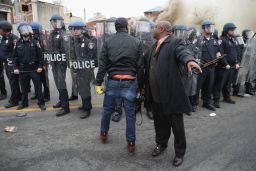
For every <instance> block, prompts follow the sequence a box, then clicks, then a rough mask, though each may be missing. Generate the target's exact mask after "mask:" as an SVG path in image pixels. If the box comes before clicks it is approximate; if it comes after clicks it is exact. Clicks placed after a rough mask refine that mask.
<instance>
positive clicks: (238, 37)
mask: <svg viewBox="0 0 256 171" xmlns="http://www.w3.org/2000/svg"><path fill="white" fill-rule="evenodd" d="M234 39H235V41H236V42H237V43H238V50H239V63H241V60H242V56H243V51H244V47H245V43H244V40H243V37H242V36H241V35H239V34H236V35H234ZM237 78H238V70H237V71H236V74H235V77H234V78H233V81H232V87H233V96H237V97H244V96H243V95H242V94H240V93H239V89H240V86H241V83H238V82H237Z"/></svg>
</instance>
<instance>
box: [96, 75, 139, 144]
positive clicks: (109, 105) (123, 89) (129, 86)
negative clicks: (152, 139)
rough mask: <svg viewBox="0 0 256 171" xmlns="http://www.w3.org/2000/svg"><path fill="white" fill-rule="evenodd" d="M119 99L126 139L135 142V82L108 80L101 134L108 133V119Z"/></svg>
mask: <svg viewBox="0 0 256 171" xmlns="http://www.w3.org/2000/svg"><path fill="white" fill-rule="evenodd" d="M117 98H121V99H122V101H123V106H124V110H125V115H126V139H127V141H129V142H130V141H135V140H136V135H135V122H136V115H135V107H136V106H135V99H136V82H135V81H118V80H111V79H110V80H109V81H108V83H107V86H106V91H105V97H104V102H103V112H102V119H101V132H108V130H109V124H110V118H111V115H112V113H113V112H114V111H115V106H116V99H117Z"/></svg>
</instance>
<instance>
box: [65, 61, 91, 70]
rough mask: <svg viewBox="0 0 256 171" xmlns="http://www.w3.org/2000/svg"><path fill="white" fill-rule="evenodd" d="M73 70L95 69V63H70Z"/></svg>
mask: <svg viewBox="0 0 256 171" xmlns="http://www.w3.org/2000/svg"><path fill="white" fill-rule="evenodd" d="M69 66H70V68H71V69H90V68H95V61H94V60H90V61H69Z"/></svg>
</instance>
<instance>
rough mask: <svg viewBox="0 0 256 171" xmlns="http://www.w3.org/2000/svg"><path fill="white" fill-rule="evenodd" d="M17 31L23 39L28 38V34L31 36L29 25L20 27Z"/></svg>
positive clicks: (31, 31)
mask: <svg viewBox="0 0 256 171" xmlns="http://www.w3.org/2000/svg"><path fill="white" fill-rule="evenodd" d="M18 30H19V33H20V34H21V35H22V36H24V37H28V36H29V35H30V34H33V30H32V28H31V26H30V25H22V26H20V27H19V29H18Z"/></svg>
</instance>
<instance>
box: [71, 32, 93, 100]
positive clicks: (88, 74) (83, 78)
mask: <svg viewBox="0 0 256 171" xmlns="http://www.w3.org/2000/svg"><path fill="white" fill-rule="evenodd" d="M96 51H97V49H96V43H93V42H92V41H91V40H90V39H88V38H86V37H85V36H83V37H79V38H78V37H72V39H71V43H70V58H69V61H68V62H69V67H70V70H71V71H72V72H74V73H75V74H76V75H77V90H78V93H79V95H80V96H81V97H82V99H85V98H87V97H89V96H91V86H90V85H91V82H92V80H93V76H94V74H93V69H94V68H95V67H96V59H97V53H96Z"/></svg>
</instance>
